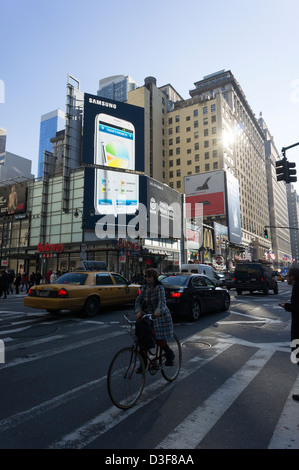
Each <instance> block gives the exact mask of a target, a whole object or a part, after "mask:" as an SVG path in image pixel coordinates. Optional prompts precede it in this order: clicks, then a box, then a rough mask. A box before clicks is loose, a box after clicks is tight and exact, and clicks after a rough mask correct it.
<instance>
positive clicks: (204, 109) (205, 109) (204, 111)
mask: <svg viewBox="0 0 299 470" xmlns="http://www.w3.org/2000/svg"><path fill="white" fill-rule="evenodd" d="M203 113H204V114H208V108H207V106H204V107H203Z"/></svg>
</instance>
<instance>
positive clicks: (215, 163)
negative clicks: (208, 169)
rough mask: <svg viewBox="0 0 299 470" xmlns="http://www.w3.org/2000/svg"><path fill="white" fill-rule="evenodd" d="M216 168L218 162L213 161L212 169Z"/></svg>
mask: <svg viewBox="0 0 299 470" xmlns="http://www.w3.org/2000/svg"><path fill="white" fill-rule="evenodd" d="M217 169H218V162H214V163H213V170H217Z"/></svg>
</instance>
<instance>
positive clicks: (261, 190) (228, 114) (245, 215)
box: [127, 70, 271, 259]
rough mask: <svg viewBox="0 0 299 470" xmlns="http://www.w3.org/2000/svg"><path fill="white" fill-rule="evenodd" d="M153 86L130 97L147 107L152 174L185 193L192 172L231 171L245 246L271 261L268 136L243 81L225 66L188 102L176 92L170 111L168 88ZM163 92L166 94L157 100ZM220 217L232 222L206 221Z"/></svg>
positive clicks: (147, 161) (197, 85) (206, 79)
mask: <svg viewBox="0 0 299 470" xmlns="http://www.w3.org/2000/svg"><path fill="white" fill-rule="evenodd" d="M151 87H152V89H153V92H152V94H150V93H146V90H145V89H144V90H142V91H141V89H139V88H138V89H137V90H134V91H132V92H130V93H129V95H128V100H127V101H128V103H130V104H135V105H138V106H143V107H144V110H145V128H146V126H148V135H149V138H148V141H146V140H145V148H149V149H150V147H152V150H153V161H151V159H150V154H149V155H147V154H146V155H145V168H146V173H147V174H149V175H150V176H152V175H151V172H153V175H154V177H155V178H156V179H159V180H160V181H162V182H164V183H166V184H168V185H169V186H170V187H171V188H174V189H176V190H178V191H180V192H182V193H183V192H184V178H185V177H186V176H188V175H196V174H203V173H206V172H210V171H213V170H225V171H226V172H230V173H231V174H232V175H234V176H235V177H236V178H237V180H238V182H239V187H240V211H241V228H242V245H243V247H245V249H246V247H248V249H250V250H251V251H252V252H253V253H254V258H255V259H265V254H266V252H267V251H269V249H270V248H271V244H270V241H269V240H265V239H264V237H263V233H264V228H265V226H266V225H269V211H268V203H267V202H268V194H267V178H266V165H265V150H264V140H265V137H264V134H263V131H262V129H261V128H260V126H259V123H258V121H257V119H256V117H255V114H254V113H253V111H252V109H251V108H250V106H249V104H248V102H247V99H246V97H245V94H244V92H243V90H242V88H241V87H240V85H239V83H238V82H237V80H236V79H235V77H234V76H233V74H232V73H231V71H224V70H221V71H219V72H216V73H214V74H211V75H208V76H205V77H204V78H203V80H200V81H198V82H195V89H193V90H191V91H190V96H191V98H189V99H186V100H183V99H180V96H179V95H178V94H176V96H175V98H174V99H173V101H172V103H171V106H170V108H168V109H167V108H166V105H165V102H164V103H163V99H162V98H163V93H161V91H162V90H163V87H161V88H159V89H158V88H157V87H155V83H152V84H151ZM143 88H146V85H145V86H144V87H143ZM169 88H170V87H169ZM158 91H159V92H160V94H161V97H160V99H157V100H156V99H155V98H156V95H157V96H158ZM142 94H143V95H144V99H143V98H142V96H141V95H142ZM165 99H166V95H165V94H164V100H165ZM154 126H155V127H154ZM146 130H147V129H146ZM146 134H147V133H146ZM154 147H155V150H154ZM148 152H150V150H148ZM155 169H157V170H156V171H155ZM163 176H165V178H164V177H163ZM216 219H217V220H216ZM215 220H216V221H217V222H218V223H223V224H227V220H219V219H218V218H217V217H215V218H214V217H210V218H209V219H208V220H204V222H205V223H208V224H209V225H213V222H214V221H215Z"/></svg>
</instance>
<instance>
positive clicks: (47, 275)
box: [46, 268, 53, 284]
mask: <svg viewBox="0 0 299 470" xmlns="http://www.w3.org/2000/svg"><path fill="white" fill-rule="evenodd" d="M52 272H53V269H52V268H50V269H49V271H48V272H47V274H46V283H47V284H50V277H51V274H52Z"/></svg>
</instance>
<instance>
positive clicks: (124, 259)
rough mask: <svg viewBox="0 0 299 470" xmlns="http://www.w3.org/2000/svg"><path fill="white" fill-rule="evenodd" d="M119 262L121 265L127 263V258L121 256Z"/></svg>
mask: <svg viewBox="0 0 299 470" xmlns="http://www.w3.org/2000/svg"><path fill="white" fill-rule="evenodd" d="M119 262H120V263H125V262H126V257H125V256H124V255H123V256H120V257H119Z"/></svg>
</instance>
